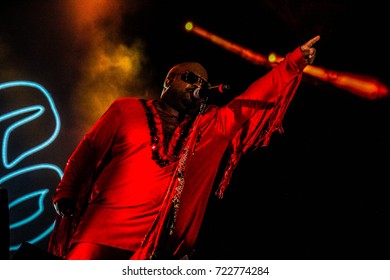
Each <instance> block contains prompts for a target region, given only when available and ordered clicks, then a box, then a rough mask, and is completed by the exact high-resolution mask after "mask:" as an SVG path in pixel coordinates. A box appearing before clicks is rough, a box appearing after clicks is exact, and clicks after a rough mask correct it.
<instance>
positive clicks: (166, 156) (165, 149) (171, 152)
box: [141, 99, 195, 167]
mask: <svg viewBox="0 0 390 280" xmlns="http://www.w3.org/2000/svg"><path fill="white" fill-rule="evenodd" d="M141 103H142V105H143V107H144V109H145V114H146V119H147V122H148V126H149V132H150V147H151V149H152V159H153V160H154V161H155V162H156V163H157V164H158V165H159V166H160V167H164V166H167V165H169V164H171V163H173V162H176V161H177V160H178V159H179V155H180V152H181V149H182V147H183V145H184V143H185V142H186V141H187V139H188V135H189V132H190V130H191V127H192V124H193V123H194V120H195V117H193V118H186V119H184V120H183V122H182V123H181V124H178V123H177V125H178V126H179V127H180V130H177V129H172V131H171V133H172V134H171V135H172V136H171V137H169V135H170V131H167V129H164V126H165V125H168V126H172V125H176V124H174V122H172V121H169V120H168V118H167V117H166V116H164V115H162V114H161V113H159V112H158V111H157V110H156V108H155V106H154V105H153V103H152V102H147V100H145V99H141ZM164 143H165V144H164Z"/></svg>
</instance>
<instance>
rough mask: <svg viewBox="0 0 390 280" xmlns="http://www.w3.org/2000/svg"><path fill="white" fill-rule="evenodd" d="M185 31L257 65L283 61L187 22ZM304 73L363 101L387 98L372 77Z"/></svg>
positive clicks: (322, 70) (325, 71)
mask: <svg viewBox="0 0 390 280" xmlns="http://www.w3.org/2000/svg"><path fill="white" fill-rule="evenodd" d="M185 29H186V30H187V31H189V32H193V33H195V34H196V35H199V36H201V37H203V38H205V39H207V40H209V41H211V42H213V43H215V44H217V45H219V46H221V47H223V48H224V49H226V50H228V51H231V52H232V53H235V54H238V55H240V56H241V57H242V58H244V59H246V60H248V61H250V62H252V63H254V64H257V65H263V66H266V67H273V65H274V64H275V63H277V62H279V61H281V60H282V59H284V58H283V57H282V56H279V55H277V54H275V53H271V54H270V55H269V56H268V57H267V56H264V55H261V54H259V53H256V52H254V51H252V50H249V49H247V48H244V47H242V46H240V45H237V44H235V43H232V42H230V41H228V40H226V39H223V38H222V37H219V36H217V35H215V34H212V33H210V32H209V31H207V30H205V29H203V28H201V27H199V26H197V25H195V24H193V23H192V22H187V23H186V24H185ZM304 73H305V74H308V75H310V76H312V77H315V78H317V79H319V80H322V81H325V82H329V83H331V84H332V85H334V86H336V87H339V88H341V89H343V90H346V91H349V92H350V93H353V94H355V95H358V96H359V97H362V98H365V99H379V98H384V97H388V96H389V89H388V88H387V86H386V85H384V84H382V83H381V82H379V81H378V80H377V79H375V78H373V77H369V76H365V75H357V74H353V73H346V72H339V71H334V70H329V69H325V68H323V67H319V66H313V65H308V66H307V67H306V68H305V70H304Z"/></svg>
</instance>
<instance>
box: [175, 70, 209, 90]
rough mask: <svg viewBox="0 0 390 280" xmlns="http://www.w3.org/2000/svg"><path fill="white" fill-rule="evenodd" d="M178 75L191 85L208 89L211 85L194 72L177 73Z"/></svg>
mask: <svg viewBox="0 0 390 280" xmlns="http://www.w3.org/2000/svg"><path fill="white" fill-rule="evenodd" d="M176 75H180V78H181V79H182V80H183V81H184V82H186V83H189V84H199V85H200V87H201V88H208V87H210V84H209V83H208V82H207V81H206V80H205V79H203V78H202V77H201V76H199V75H197V74H195V73H194V72H190V71H187V72H185V73H177V74H175V76H176Z"/></svg>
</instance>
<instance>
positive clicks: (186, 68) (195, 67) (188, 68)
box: [167, 62, 209, 81]
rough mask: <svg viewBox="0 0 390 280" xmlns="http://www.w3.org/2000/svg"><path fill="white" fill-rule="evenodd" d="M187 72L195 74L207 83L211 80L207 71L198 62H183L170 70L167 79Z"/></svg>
mask: <svg viewBox="0 0 390 280" xmlns="http://www.w3.org/2000/svg"><path fill="white" fill-rule="evenodd" d="M185 72H193V73H194V74H196V75H198V76H199V77H201V78H202V79H203V80H205V81H207V80H208V78H209V77H208V74H207V71H206V69H205V68H204V67H203V66H202V65H201V64H200V63H198V62H183V63H180V64H177V65H175V66H173V67H172V68H171V70H169V72H168V74H167V77H170V76H172V75H175V74H179V73H185Z"/></svg>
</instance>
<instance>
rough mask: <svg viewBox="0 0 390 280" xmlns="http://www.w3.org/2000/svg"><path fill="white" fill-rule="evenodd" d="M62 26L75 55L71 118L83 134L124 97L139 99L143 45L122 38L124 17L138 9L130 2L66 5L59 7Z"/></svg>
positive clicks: (108, 0) (115, 0)
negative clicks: (62, 15)
mask: <svg viewBox="0 0 390 280" xmlns="http://www.w3.org/2000/svg"><path fill="white" fill-rule="evenodd" d="M61 3H63V4H61V5H63V10H64V13H65V16H64V21H63V26H64V30H65V32H67V33H68V34H69V38H70V40H72V44H73V46H72V49H73V51H74V52H76V53H77V56H76V57H77V64H73V65H77V66H76V67H78V69H77V71H78V73H79V76H78V78H77V84H75V85H74V88H73V90H74V92H72V93H71V103H72V104H74V105H75V106H72V108H73V109H72V110H73V111H72V112H71V114H72V116H73V119H74V120H77V122H78V123H79V124H80V125H81V126H82V127H80V128H79V129H81V131H83V132H85V131H86V129H88V128H89V127H90V126H91V124H92V123H93V122H95V121H96V120H97V119H98V118H99V117H100V116H101V115H102V114H103V112H104V111H105V110H106V109H107V108H108V106H109V105H110V104H111V102H112V101H113V100H114V99H116V98H118V97H123V96H137V97H141V96H143V95H144V91H143V88H144V87H143V86H144V83H145V81H144V80H143V79H141V78H140V73H141V71H142V65H143V63H144V62H145V61H146V57H145V55H144V53H143V42H142V41H141V40H138V39H137V38H133V40H130V41H132V42H133V43H132V45H130V46H128V45H126V44H125V43H124V41H123V39H122V38H121V37H122V35H121V27H122V24H123V16H124V14H125V13H135V12H137V9H138V8H139V7H138V6H137V5H135V4H136V2H135V1H134V2H133V4H134V5H131V4H132V3H130V2H129V1H126V2H125V1H122V0H94V1H80V0H69V1H63V2H61Z"/></svg>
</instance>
